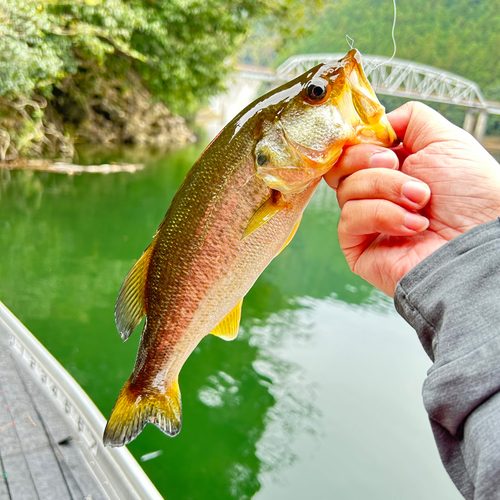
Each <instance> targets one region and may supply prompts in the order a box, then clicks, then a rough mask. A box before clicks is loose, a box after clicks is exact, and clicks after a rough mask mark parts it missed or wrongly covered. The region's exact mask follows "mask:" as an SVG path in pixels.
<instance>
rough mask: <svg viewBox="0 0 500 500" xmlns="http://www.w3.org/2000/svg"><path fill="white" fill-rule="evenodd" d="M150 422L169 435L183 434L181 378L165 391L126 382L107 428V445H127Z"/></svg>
mask: <svg viewBox="0 0 500 500" xmlns="http://www.w3.org/2000/svg"><path fill="white" fill-rule="evenodd" d="M148 422H150V423H152V424H154V425H156V427H158V428H159V429H160V430H162V431H163V432H164V433H165V434H167V435H168V436H171V437H174V436H176V435H177V434H179V432H180V430H181V426H182V404H181V393H180V391H179V383H178V381H177V378H176V379H175V380H174V381H173V382H172V383H171V384H170V385H169V386H168V388H167V390H166V392H165V393H160V392H158V391H147V390H139V389H137V388H135V387H134V386H133V384H131V383H130V380H129V381H127V382H126V383H125V385H124V386H123V389H122V390H121V391H120V395H119V396H118V399H117V401H116V403H115V406H114V408H113V411H112V412H111V416H110V417H109V420H108V423H107V425H106V429H105V430H104V437H103V441H104V445H105V446H123V445H125V444H127V443H130V441H132V440H134V439H135V438H136V437H137V436H138V435H139V434H140V433H141V431H142V429H144V427H145V425H146V424H147V423H148Z"/></svg>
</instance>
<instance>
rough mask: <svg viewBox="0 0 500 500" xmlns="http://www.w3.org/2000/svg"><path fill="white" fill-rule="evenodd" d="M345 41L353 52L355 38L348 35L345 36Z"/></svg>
mask: <svg viewBox="0 0 500 500" xmlns="http://www.w3.org/2000/svg"><path fill="white" fill-rule="evenodd" d="M345 40H346V42H347V45H349V48H350V49H351V50H352V49H353V48H354V38H351V37H350V36H349V35H348V34H347V33H346V35H345Z"/></svg>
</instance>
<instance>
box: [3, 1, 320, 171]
mask: <svg viewBox="0 0 500 500" xmlns="http://www.w3.org/2000/svg"><path fill="white" fill-rule="evenodd" d="M318 9H319V7H318V4H317V0H305V1H304V0H287V1H286V2H275V1H274V0H255V1H252V2H240V1H239V0H205V1H203V2H198V1H196V2H187V3H186V2H146V1H144V2H142V1H139V2H128V1H126V0H2V1H0V164H1V165H2V166H7V168H18V166H19V168H25V169H26V168H29V169H37V170H38V169H42V168H43V169H45V170H47V169H49V168H57V169H58V171H59V170H60V169H61V168H62V167H61V165H60V164H61V163H63V164H65V165H66V167H64V169H65V171H68V172H73V173H76V172H77V171H78V166H76V165H73V161H76V162H77V154H76V149H75V144H96V145H102V146H108V145H109V146H112V147H114V146H121V145H127V146H139V147H147V148H151V149H167V148H172V147H175V148H177V147H179V146H184V145H188V144H190V143H193V142H195V141H196V136H195V134H194V132H193V131H192V130H191V128H190V126H189V124H190V123H192V120H193V118H194V116H195V114H196V112H197V111H198V110H199V109H201V108H202V107H203V106H205V105H206V104H207V102H208V100H209V98H210V97H211V96H213V95H216V94H218V93H220V92H221V91H223V90H224V82H225V81H226V77H227V75H228V74H229V73H230V72H231V70H232V68H233V67H234V65H235V63H236V60H237V58H238V57H239V56H238V54H240V55H241V51H242V49H246V48H247V45H248V43H249V41H250V42H251V39H252V37H254V38H255V37H256V36H257V35H259V36H260V35H261V34H262V33H263V32H264V33H265V34H266V36H265V39H266V41H267V42H268V43H267V45H268V51H270V53H272V54H274V53H275V51H276V50H277V49H278V48H279V47H281V46H282V45H283V44H284V43H285V41H287V40H292V39H294V38H296V37H297V36H298V35H299V34H300V33H301V32H302V31H303V26H304V23H305V19H306V13H307V14H309V13H310V12H314V11H317V10H318ZM260 37H261V36H260ZM47 159H52V162H53V165H52V167H49V164H48V163H46V162H45V160H47ZM58 163H59V165H58ZM111 167H113V168H111ZM115 167H116V166H113V165H111V166H110V167H107V171H110V172H111V171H115V170H116V168H115ZM123 168H129V166H124V167H123ZM85 171H89V168H88V167H87V168H86V170H85Z"/></svg>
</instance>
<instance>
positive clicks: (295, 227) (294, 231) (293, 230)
mask: <svg viewBox="0 0 500 500" xmlns="http://www.w3.org/2000/svg"><path fill="white" fill-rule="evenodd" d="M301 220H302V215H301V216H300V219H299V220H298V221H297V222H296V223H295V226H293V229H292V232H291V233H290V236H289V237H288V238H287V240H286V241H285V244H284V245H283V246H282V247H281V249H280V251H279V252H278V253H277V254H276V257H277V256H278V255H279V254H280V253H281V252H282V251H283V250H284V249H285V248H286V246H287V245H288V243H290V241H292V239H293V237H294V236H295V233H296V232H297V229H298V228H299V226H300V221H301Z"/></svg>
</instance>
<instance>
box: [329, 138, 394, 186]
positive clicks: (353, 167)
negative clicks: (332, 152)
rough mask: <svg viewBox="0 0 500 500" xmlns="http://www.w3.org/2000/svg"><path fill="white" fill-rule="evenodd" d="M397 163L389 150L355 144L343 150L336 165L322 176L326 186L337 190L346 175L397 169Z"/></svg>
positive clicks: (370, 145) (371, 145)
mask: <svg viewBox="0 0 500 500" xmlns="http://www.w3.org/2000/svg"><path fill="white" fill-rule="evenodd" d="M398 167H399V161H398V157H397V156H396V154H395V153H394V152H393V151H391V150H390V149H386V148H383V147H381V146H374V145H373V144H367V143H363V144H356V145H354V146H349V147H348V148H346V149H345V150H344V152H343V153H342V155H341V156H340V158H339V159H338V161H337V163H335V165H334V166H333V167H332V168H331V169H330V170H329V171H328V172H327V173H326V174H325V175H324V178H325V181H326V182H327V184H328V185H329V186H330V187H331V188H333V189H337V187H338V185H339V183H340V181H341V180H342V179H343V178H344V177H347V176H348V175H351V174H353V173H354V172H357V171H358V170H363V169H365V168H392V169H394V170H395V169H397V168H398Z"/></svg>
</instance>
